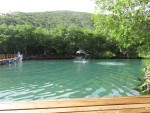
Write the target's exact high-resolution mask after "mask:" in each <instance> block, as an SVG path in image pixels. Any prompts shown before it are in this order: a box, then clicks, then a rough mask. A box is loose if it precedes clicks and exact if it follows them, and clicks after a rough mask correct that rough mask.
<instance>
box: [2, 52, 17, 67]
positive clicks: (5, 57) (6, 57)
mask: <svg viewBox="0 0 150 113" xmlns="http://www.w3.org/2000/svg"><path fill="white" fill-rule="evenodd" d="M14 61H16V54H0V65H1V64H7V63H12V62H14Z"/></svg>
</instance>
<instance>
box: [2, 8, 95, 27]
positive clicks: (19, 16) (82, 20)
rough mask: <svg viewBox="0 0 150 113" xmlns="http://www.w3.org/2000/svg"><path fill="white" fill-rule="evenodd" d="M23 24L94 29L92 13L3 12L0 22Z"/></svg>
mask: <svg viewBox="0 0 150 113" xmlns="http://www.w3.org/2000/svg"><path fill="white" fill-rule="evenodd" d="M4 23H5V24H7V25H10V24H11V25H23V24H31V25H34V26H37V27H43V28H48V29H49V28H55V27H56V26H58V25H60V24H61V25H67V26H79V27H82V28H88V29H93V23H94V22H93V18H92V14H90V13H84V12H73V11H52V12H37V13H22V12H13V13H9V14H2V15H1V16H0V24H4Z"/></svg>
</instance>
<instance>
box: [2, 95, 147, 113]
mask: <svg viewBox="0 0 150 113" xmlns="http://www.w3.org/2000/svg"><path fill="white" fill-rule="evenodd" d="M0 113H150V95H147V96H129V97H112V98H86V99H68V100H54V101H31V102H3V103H0Z"/></svg>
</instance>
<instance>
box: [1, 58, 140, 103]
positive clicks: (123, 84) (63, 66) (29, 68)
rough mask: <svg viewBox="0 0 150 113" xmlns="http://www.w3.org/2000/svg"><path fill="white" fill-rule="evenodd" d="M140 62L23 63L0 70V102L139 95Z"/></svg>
mask: <svg viewBox="0 0 150 113" xmlns="http://www.w3.org/2000/svg"><path fill="white" fill-rule="evenodd" d="M141 67H142V60H137V59H130V60H124V59H118V60H117V59H109V60H106V59H105V60H89V61H88V62H84V63H82V62H76V61H73V60H37V61H23V62H19V63H15V64H10V65H3V66H0V101H1V102H2V101H29V100H49V99H66V98H96V97H112V96H131V95H139V92H138V91H136V90H134V88H136V87H137V85H138V84H139V83H140V82H139V81H138V78H140V77H142V73H141Z"/></svg>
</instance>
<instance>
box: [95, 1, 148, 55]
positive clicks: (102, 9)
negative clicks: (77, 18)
mask: <svg viewBox="0 0 150 113" xmlns="http://www.w3.org/2000/svg"><path fill="white" fill-rule="evenodd" d="M95 2H96V4H97V13H98V14H95V15H94V19H95V27H96V29H97V30H98V31H100V32H102V33H103V34H107V36H108V39H109V40H110V39H115V40H116V42H117V45H118V47H119V48H120V51H121V52H123V53H124V54H126V55H127V56H128V55H130V53H137V52H138V54H139V56H144V55H143V54H145V53H143V54H142V51H143V50H144V51H145V52H146V51H148V50H149V48H150V47H149V46H150V32H149V29H150V26H149V24H150V18H149V14H150V13H149V8H148V7H149V0H134V1H133V0H95ZM146 54H149V52H146ZM134 55H135V54H134ZM145 56H146V55H145Z"/></svg>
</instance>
